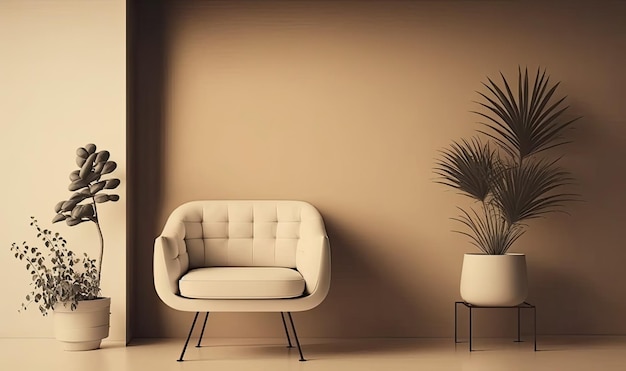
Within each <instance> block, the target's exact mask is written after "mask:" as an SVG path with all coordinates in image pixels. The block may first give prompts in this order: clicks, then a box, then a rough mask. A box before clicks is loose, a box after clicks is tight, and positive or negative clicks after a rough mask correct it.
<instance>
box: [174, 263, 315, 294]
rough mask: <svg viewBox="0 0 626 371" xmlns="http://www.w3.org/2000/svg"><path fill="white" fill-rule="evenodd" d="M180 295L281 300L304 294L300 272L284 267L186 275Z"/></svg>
mask: <svg viewBox="0 0 626 371" xmlns="http://www.w3.org/2000/svg"><path fill="white" fill-rule="evenodd" d="M178 285H179V289H180V295H181V296H184V297H187V298H192V299H282V298H295V297H298V296H301V295H302V294H303V293H304V278H303V277H302V275H301V274H300V273H298V271H296V270H295V269H290V268H281V267H210V268H197V269H192V270H190V271H189V272H187V273H186V274H185V275H184V276H182V277H181V278H180V280H179V281H178Z"/></svg>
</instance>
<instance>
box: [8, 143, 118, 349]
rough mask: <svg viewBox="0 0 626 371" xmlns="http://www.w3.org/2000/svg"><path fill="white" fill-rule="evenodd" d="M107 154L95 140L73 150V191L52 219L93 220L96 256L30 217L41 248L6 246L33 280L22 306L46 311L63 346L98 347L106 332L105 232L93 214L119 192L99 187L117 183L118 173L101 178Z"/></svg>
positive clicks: (108, 165) (108, 169)
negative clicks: (78, 251)
mask: <svg viewBox="0 0 626 371" xmlns="http://www.w3.org/2000/svg"><path fill="white" fill-rule="evenodd" d="M109 156H110V155H109V152H108V151H99V152H97V151H96V146H95V145H94V144H87V145H86V146H85V147H80V148H78V149H77V151H76V164H77V165H78V167H79V169H78V170H75V171H73V172H71V173H70V181H71V183H70V185H69V187H68V188H69V190H70V191H72V192H74V193H73V194H72V196H71V197H70V198H69V199H68V200H63V201H60V202H58V203H57V204H56V206H55V208H54V211H55V212H56V215H55V217H54V218H53V220H52V222H53V223H56V222H60V221H65V222H66V223H67V225H68V226H75V225H78V224H81V223H83V222H92V223H94V224H95V226H96V229H97V231H98V235H99V240H100V254H99V259H97V260H96V259H92V258H90V257H89V256H88V255H87V254H83V256H82V257H80V256H78V255H77V254H76V253H74V252H73V251H72V250H69V249H68V248H67V246H66V245H67V241H66V240H65V239H64V238H63V237H62V236H61V235H60V234H59V233H54V232H52V231H51V230H49V229H44V228H42V227H40V226H39V224H38V221H37V220H36V219H35V218H34V217H31V218H32V221H31V226H33V227H34V228H35V229H36V232H37V238H39V239H40V240H41V241H42V242H43V244H44V247H45V248H41V249H40V248H39V247H38V246H34V245H30V244H28V243H27V242H23V243H22V244H16V243H13V245H12V247H11V249H12V251H14V253H15V257H16V258H18V259H19V260H21V261H24V262H25V263H26V269H27V270H28V271H29V272H30V274H31V278H32V281H33V282H32V284H33V287H34V288H33V290H32V291H31V292H30V293H29V294H28V295H26V302H25V303H23V304H22V309H23V310H25V309H26V308H28V306H29V305H31V304H33V303H34V304H35V305H37V306H38V309H39V310H40V311H41V313H42V314H43V315H44V316H45V315H47V314H48V311H50V310H51V311H52V312H53V314H54V331H55V337H56V338H57V340H59V341H61V342H62V344H63V345H64V348H65V349H66V350H91V349H97V348H99V347H100V343H101V341H102V339H104V338H106V337H107V336H108V334H109V314H110V313H109V309H110V304H111V299H110V298H108V297H102V296H101V281H100V278H101V272H102V259H103V256H104V237H103V234H102V229H101V226H100V219H99V215H98V205H99V204H102V203H105V202H109V201H118V200H119V196H118V195H115V194H107V193H105V192H104V191H105V190H113V189H115V188H117V187H118V186H119V185H120V180H119V179H117V178H109V179H103V176H104V175H106V174H110V173H112V172H113V171H114V170H115V169H116V167H117V164H116V163H115V162H114V161H111V160H109Z"/></svg>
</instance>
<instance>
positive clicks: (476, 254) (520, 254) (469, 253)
mask: <svg viewBox="0 0 626 371" xmlns="http://www.w3.org/2000/svg"><path fill="white" fill-rule="evenodd" d="M465 255H472V256H526V254H524V253H519V252H507V253H506V254H485V253H484V252H466V253H465Z"/></svg>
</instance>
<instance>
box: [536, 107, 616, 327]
mask: <svg viewBox="0 0 626 371" xmlns="http://www.w3.org/2000/svg"><path fill="white" fill-rule="evenodd" d="M571 106H572V107H576V109H577V111H578V112H580V113H581V115H582V116H583V118H582V119H581V120H579V122H578V123H577V124H576V125H575V128H574V130H573V131H572V133H571V134H572V135H570V137H571V138H572V140H573V143H571V144H569V145H568V148H567V152H566V155H565V157H564V159H563V160H564V161H566V162H565V163H564V166H565V167H567V169H569V170H570V171H571V172H572V175H573V177H574V178H575V179H576V182H577V183H578V184H577V186H576V188H575V191H576V192H578V193H579V194H580V195H581V198H582V201H583V202H580V203H576V204H573V205H570V206H569V207H568V211H569V213H570V214H571V215H568V216H563V217H557V218H554V219H551V220H550V221H547V222H548V223H545V224H543V221H542V228H546V232H544V233H545V234H546V235H550V234H552V235H556V234H557V233H558V235H559V242H558V245H555V244H552V243H551V241H540V242H539V243H540V244H542V245H546V244H548V246H537V247H534V248H537V249H539V248H541V249H543V250H545V252H546V253H547V254H545V255H544V257H543V258H542V259H541V260H540V261H539V260H537V261H532V263H529V279H530V280H531V282H530V283H531V288H532V289H533V291H532V292H531V293H530V294H531V296H532V297H531V299H532V300H534V301H536V302H537V304H538V312H537V315H538V329H539V331H540V333H545V334H597V335H603V334H609V335H611V334H614V335H617V334H623V333H624V331H625V330H626V327H621V328H620V327H616V326H615V321H616V318H620V317H623V313H624V312H625V311H626V297H625V296H624V295H623V293H624V291H623V282H624V270H623V262H624V261H626V251H625V250H624V249H623V248H621V247H620V246H622V245H623V233H622V232H621V231H623V229H624V226H623V225H624V217H623V215H624V210H623V209H624V205H626V194H625V193H624V191H623V185H624V184H626V171H624V167H623V164H622V161H623V160H622V159H624V158H625V157H626V147H624V143H623V138H624V136H623V133H622V132H623V127H624V123H625V122H624V121H625V120H626V119H625V118H620V117H613V118H610V116H611V115H606V114H596V113H594V112H593V111H591V110H589V109H585V107H586V104H585V102H584V101H575V102H571ZM601 117H604V119H602V118H601ZM607 118H609V120H611V122H606V119H607ZM601 120H604V121H605V122H601ZM599 128H601V129H602V130H599ZM593 220H602V221H603V222H602V223H594V225H593V226H590V225H589V221H593ZM555 232H556V233H555ZM544 233H542V234H544ZM531 259H532V257H531ZM598 313H602V314H603V315H598ZM622 323H623V322H622Z"/></svg>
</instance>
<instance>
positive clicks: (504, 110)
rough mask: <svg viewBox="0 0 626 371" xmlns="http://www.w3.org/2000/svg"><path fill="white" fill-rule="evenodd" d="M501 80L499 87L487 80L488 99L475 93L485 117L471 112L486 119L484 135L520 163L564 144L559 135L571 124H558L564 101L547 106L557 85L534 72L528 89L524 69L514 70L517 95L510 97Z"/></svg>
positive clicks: (559, 100) (526, 70) (509, 92)
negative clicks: (516, 74)
mask: <svg viewBox="0 0 626 371" xmlns="http://www.w3.org/2000/svg"><path fill="white" fill-rule="evenodd" d="M500 75H501V77H502V84H503V87H500V86H498V84H496V83H495V82H494V81H493V80H491V79H490V78H488V79H487V80H488V82H489V84H483V85H484V86H485V87H487V89H488V91H489V93H490V95H491V96H489V95H487V94H483V93H479V94H480V95H481V96H482V97H483V98H484V99H485V102H484V103H479V104H480V105H481V106H482V107H483V108H486V109H487V110H488V112H487V113H480V112H475V113H477V114H479V115H480V116H482V117H483V118H487V121H486V122H482V123H481V124H482V125H484V126H485V127H486V128H487V130H486V131H485V133H486V134H487V135H488V136H490V137H491V138H493V139H495V140H496V142H497V143H498V145H499V146H501V147H502V148H503V149H504V150H506V152H507V153H509V154H511V155H512V157H513V158H514V159H516V160H517V161H521V160H522V159H524V158H526V157H528V156H530V155H532V154H535V153H538V152H541V151H544V150H546V149H549V148H552V147H555V146H558V145H562V144H565V143H567V142H566V141H564V140H563V139H562V136H561V134H562V132H563V130H564V129H566V128H567V127H569V126H570V125H571V124H572V123H573V122H574V121H576V120H577V119H578V118H575V119H573V120H568V121H566V122H562V121H561V120H560V118H561V117H562V115H563V114H564V113H565V112H566V111H567V109H568V108H569V107H568V106H566V107H562V103H563V101H564V100H565V97H563V98H561V99H558V100H557V101H556V102H555V103H552V104H550V102H551V100H552V98H553V96H554V94H555V92H556V90H557V88H558V86H559V83H556V84H554V85H552V86H550V85H549V83H550V78H549V77H546V75H545V70H544V71H543V72H541V73H540V70H539V69H538V70H537V74H536V76H535V81H534V82H533V88H532V89H530V87H529V79H528V69H525V70H524V72H522V70H521V68H520V69H519V70H518V94H517V98H516V97H515V96H514V95H513V93H512V91H511V88H510V85H509V82H508V81H507V79H506V78H505V77H504V75H502V74H500Z"/></svg>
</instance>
